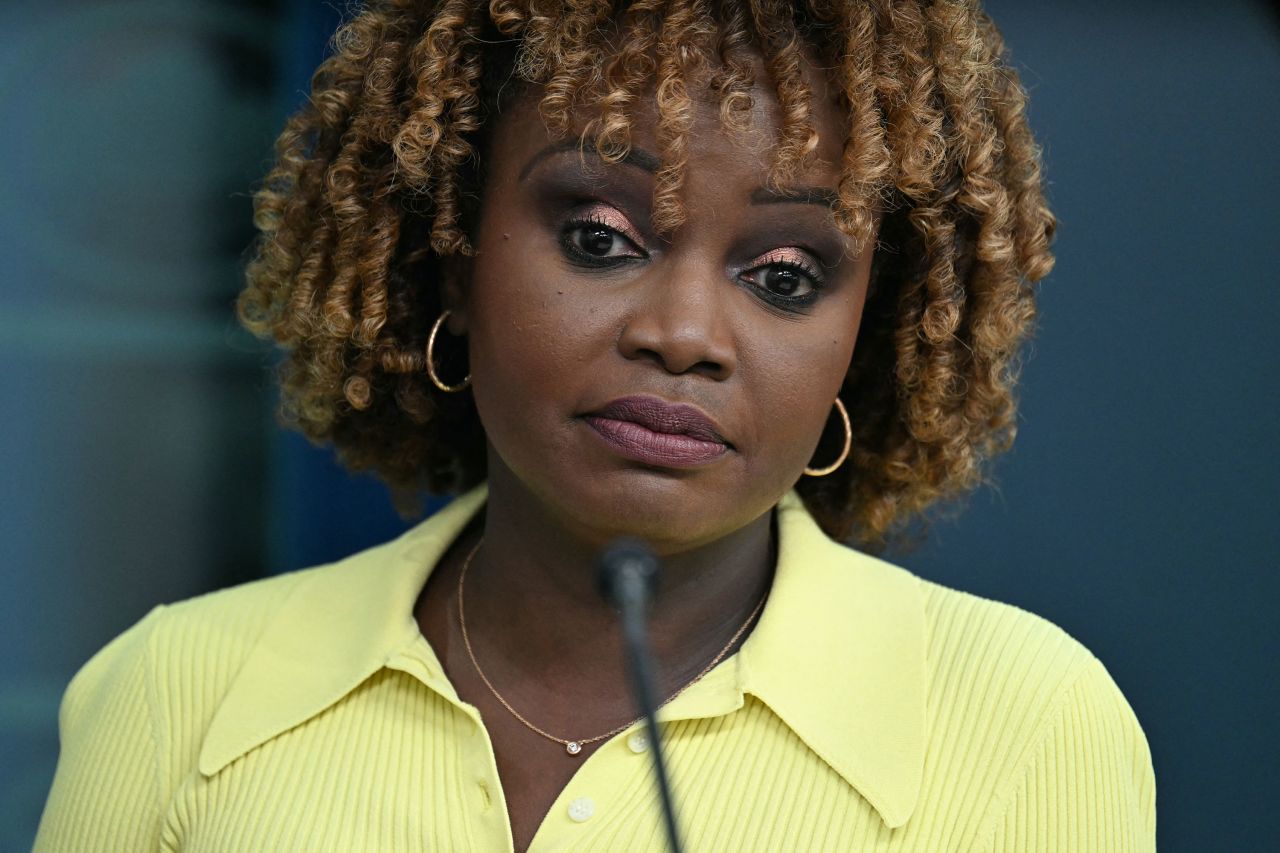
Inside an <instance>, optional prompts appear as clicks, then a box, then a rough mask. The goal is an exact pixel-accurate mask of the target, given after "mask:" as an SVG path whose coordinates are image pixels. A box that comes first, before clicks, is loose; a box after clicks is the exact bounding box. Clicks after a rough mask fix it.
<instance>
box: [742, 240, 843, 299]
mask: <svg viewBox="0 0 1280 853" xmlns="http://www.w3.org/2000/svg"><path fill="white" fill-rule="evenodd" d="M742 278H743V279H745V280H746V281H747V282H748V283H750V284H751V285H752V286H754V287H756V288H757V289H759V290H761V291H762V292H763V295H764V296H766V297H772V299H773V300H774V301H778V302H782V303H784V304H804V303H808V302H811V301H812V300H813V299H814V298H815V297H816V296H817V292H818V290H820V289H821V288H822V285H823V278H822V274H821V273H820V272H819V271H818V270H817V268H816V267H815V266H814V265H813V264H812V263H811V262H810V261H809V260H808V258H807V256H806V254H805V253H804V252H801V251H800V250H798V249H783V250H779V251H778V252H774V253H770V254H769V255H767V256H766V257H765V258H763V259H761V262H760V263H758V264H756V265H755V266H754V267H752V268H750V269H748V270H747V271H746V272H744V273H742Z"/></svg>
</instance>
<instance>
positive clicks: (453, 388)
mask: <svg viewBox="0 0 1280 853" xmlns="http://www.w3.org/2000/svg"><path fill="white" fill-rule="evenodd" d="M449 313H450V312H449V309H447V308H446V309H445V311H444V313H443V314H441V315H440V316H439V317H438V318H437V319H436V323H435V325H434V326H432V327H431V335H430V336H429V337H428V338H427V376H429V377H431V382H432V384H434V385H435V386H436V387H437V388H439V389H440V390H441V391H444V392H446V393H448V394H453V393H455V392H458V391H462V390H463V389H465V388H466V387H467V386H468V385H470V384H471V374H470V373H468V374H467V375H466V378H464V379H463V380H462V381H461V382H459V383H458V384H457V385H446V384H444V382H442V381H441V379H440V376H439V375H438V374H437V373H436V364H435V358H434V357H433V355H432V350H434V349H435V346H436V335H438V334H439V333H440V327H441V326H443V325H444V321H445V320H446V319H448V317H449Z"/></svg>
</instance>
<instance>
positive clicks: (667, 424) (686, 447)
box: [583, 396, 733, 468]
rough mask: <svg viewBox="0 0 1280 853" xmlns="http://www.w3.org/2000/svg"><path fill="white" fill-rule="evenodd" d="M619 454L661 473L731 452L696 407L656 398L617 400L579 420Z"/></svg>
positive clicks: (724, 440)
mask: <svg viewBox="0 0 1280 853" xmlns="http://www.w3.org/2000/svg"><path fill="white" fill-rule="evenodd" d="M583 420H585V421H586V423H587V425H588V426H590V427H591V428H592V430H594V431H595V433H596V434H597V435H598V436H599V437H600V438H602V439H603V440H604V441H605V442H606V443H607V444H608V445H610V446H611V447H612V448H613V449H614V450H615V451H617V452H618V453H619V454H620V455H622V456H625V457H627V458H628V459H632V460H634V461H637V462H644V463H646V464H649V465H654V466H657V467H663V468H693V467H697V466H699V465H705V464H707V463H709V462H713V461H715V460H716V459H718V458H720V457H721V456H723V455H724V454H726V453H727V452H729V451H730V450H732V449H733V445H732V444H730V443H729V442H728V441H727V440H726V439H725V438H724V436H722V435H721V434H720V431H719V430H718V429H717V428H716V425H715V423H714V422H713V421H712V420H711V419H710V418H709V417H707V416H706V415H704V414H703V413H702V412H700V411H699V410H698V409H697V408H695V407H693V406H690V405H686V404H681V403H668V402H666V401H664V400H660V399H658V398H657V397H643V396H637V397H622V398H620V399H617V400H614V401H612V402H610V403H608V404H607V405H605V406H604V407H602V408H601V409H599V410H597V411H594V412H591V413H589V414H587V415H584V416H583Z"/></svg>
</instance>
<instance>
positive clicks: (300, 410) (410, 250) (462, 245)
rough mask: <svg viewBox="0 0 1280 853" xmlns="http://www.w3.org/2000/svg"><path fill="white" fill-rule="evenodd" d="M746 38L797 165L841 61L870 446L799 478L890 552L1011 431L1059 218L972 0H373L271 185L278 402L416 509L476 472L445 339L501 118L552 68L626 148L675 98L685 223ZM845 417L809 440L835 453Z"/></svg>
mask: <svg viewBox="0 0 1280 853" xmlns="http://www.w3.org/2000/svg"><path fill="white" fill-rule="evenodd" d="M752 51H754V52H756V53H758V54H759V55H760V56H762V57H763V58H764V68H765V71H766V73H767V76H768V78H769V82H770V83H771V84H772V86H773V87H774V89H775V91H776V93H777V98H778V103H779V105H780V109H781V128H780V136H779V139H778V143H777V145H776V146H775V149H774V160H773V163H772V174H771V179H773V180H776V181H777V182H779V183H785V181H786V180H787V178H788V176H791V175H794V174H796V172H797V170H798V169H800V168H802V167H803V166H804V165H805V164H806V163H808V162H809V160H810V158H811V157H812V156H814V150H815V148H816V145H817V139H816V131H815V130H814V127H813V124H812V121H811V120H810V103H811V93H810V91H809V87H808V86H807V85H806V83H805V81H804V79H803V77H802V73H801V72H802V62H803V57H804V56H805V55H810V56H813V57H816V58H817V60H818V62H819V64H820V65H821V66H822V67H823V68H825V69H826V70H827V73H828V74H829V75H830V77H831V79H832V81H833V82H834V84H835V85H836V88H837V90H838V91H839V93H840V98H841V101H842V105H843V107H844V108H845V109H846V110H847V115H848V135H847V138H846V140H845V144H844V153H843V160H842V163H841V168H842V177H841V179H840V182H839V186H838V201H837V203H836V204H835V206H834V213H835V216H836V219H837V222H838V224H839V225H840V227H841V229H842V230H843V231H844V232H845V233H846V234H848V235H849V236H850V237H851V238H852V239H853V241H854V242H855V243H856V244H857V245H859V246H861V247H866V246H870V245H874V250H875V255H874V260H873V265H872V282H871V288H870V291H869V293H868V297H867V303H866V307H865V309H864V315H863V321H862V327H861V329H860V332H859V339H858V343H857V347H856V349H855V352H854V356H853V359H852V362H851V364H850V366H849V371H848V374H847V376H846V379H845V381H844V385H843V389H842V391H841V397H842V399H843V400H844V401H845V403H846V405H847V406H848V409H849V411H850V412H851V413H852V415H853V419H854V439H853V451H852V453H851V455H850V457H849V461H848V462H846V463H845V465H844V466H843V467H842V468H840V469H839V470H838V471H837V472H836V473H835V474H833V475H830V476H827V477H823V478H803V479H802V481H801V482H800V483H799V484H798V486H797V488H798V490H799V492H800V494H801V496H802V497H803V499H804V501H805V503H806V505H807V506H808V507H809V509H810V511H811V512H812V513H813V515H814V516H815V518H816V519H817V520H818V522H819V523H820V524H821V525H822V527H823V529H824V530H826V531H827V533H828V534H829V535H831V536H832V537H834V538H836V539H840V540H843V541H851V542H853V543H855V544H857V545H859V546H860V547H862V548H864V549H868V550H880V549H882V548H883V547H884V546H885V545H886V544H887V543H889V542H890V541H892V540H893V539H894V538H897V537H898V536H899V535H900V534H903V533H905V531H906V530H907V527H908V523H909V522H910V521H911V520H912V519H919V518H921V517H922V511H923V510H925V509H926V508H927V507H929V506H931V505H933V504H935V503H937V502H939V501H940V500H942V499H947V498H954V497H958V496H960V495H962V494H964V493H967V492H968V491H970V490H972V489H973V488H974V487H975V486H977V485H978V484H980V483H982V482H983V481H984V480H985V479H986V475H985V473H984V471H985V469H986V468H987V463H988V462H989V460H990V459H991V458H992V457H993V456H995V455H996V454H998V453H1000V452H1002V451H1004V450H1006V449H1007V448H1008V447H1009V446H1010V444H1011V443H1012V441H1013V437H1014V433H1015V430H1016V424H1015V413H1016V403H1015V398H1014V386H1015V382H1016V379H1017V374H1018V370H1019V360H1020V353H1021V350H1022V345H1023V343H1024V342H1025V340H1026V338H1027V337H1028V336H1029V334H1030V332H1031V329H1032V325H1033V322H1034V319H1035V301H1034V290H1033V287H1032V283H1034V282H1036V281H1038V280H1040V279H1041V278H1043V277H1044V276H1045V275H1047V274H1048V272H1049V270H1050V268H1051V267H1052V264H1053V259H1052V256H1051V255H1050V252H1049V243H1050V239H1051V236H1052V233H1053V230H1054V218H1053V216H1052V214H1051V213H1050V212H1049V210H1048V208H1047V206H1046V204H1045V200H1044V195H1043V191H1042V186H1041V173H1040V162H1039V151H1038V149H1037V147H1036V144H1035V141H1034V140H1033V138H1032V135H1031V132H1030V130H1029V128H1028V126H1027V121H1026V118H1025V115H1024V107H1025V100H1026V99H1025V94H1024V92H1023V90H1022V88H1021V86H1020V84H1019V82H1018V78H1017V75H1016V73H1015V72H1014V71H1013V70H1012V69H1011V68H1010V67H1009V66H1008V65H1007V64H1006V63H1005V61H1004V56H1005V49H1004V45H1003V42H1002V40H1001V37H1000V35H999V33H998V31H997V30H996V28H995V26H994V25H993V24H992V22H991V20H990V19H989V18H988V17H987V16H986V14H985V13H984V12H983V11H982V10H981V9H980V8H979V7H978V5H977V3H976V2H975V0H808V2H802V3H794V4H793V3H784V2H778V0H745V2H732V0H634V2H604V0H556V2H549V0H489V2H478V0H436V2H430V0H370V2H368V3H366V4H365V5H364V7H363V9H362V10H361V11H360V12H359V13H358V14H356V15H355V16H354V17H353V18H352V19H351V20H350V21H349V22H347V23H346V24H345V25H344V26H342V27H341V28H340V29H339V31H338V32H337V34H336V35H335V36H334V40H333V47H332V53H331V55H330V56H329V58H328V59H326V60H325V61H324V63H323V64H322V65H321V66H320V67H319V69H318V70H317V71H316V73H315V75H314V77H313V78H312V88H311V98H310V100H309V102H308V103H307V104H306V106H304V107H303V108H302V109H301V110H300V111H299V112H298V113H297V114H295V115H294V116H292V117H291V118H290V119H289V121H288V123H287V125H286V126H285V129H284V131H283V133H282V134H281V135H280V137H279V140H278V141H277V144H276V157H277V160H276V163H275V165H274V167H273V168H272V170H271V171H270V173H269V174H268V175H267V177H266V179H265V182H264V185H263V186H262V188H261V189H260V191H259V192H258V193H257V196H256V199H255V223H256V225H257V227H258V228H259V229H260V231H261V236H260V239H259V241H258V243H257V245H256V252H255V254H254V257H253V259H252V260H251V262H250V264H249V266H248V271H247V278H248V285H247V287H246V288H245V290H244V291H243V293H242V294H241V296H240V300H239V305H238V307H239V313H240V317H241V320H242V322H243V323H244V324H245V325H246V326H247V327H248V328H249V329H250V330H252V331H253V332H255V333H257V334H259V335H261V336H263V337H272V338H274V339H275V340H276V341H277V342H278V343H279V344H281V345H282V346H283V347H284V348H285V349H286V350H287V351H288V356H287V358H286V360H285V361H284V363H283V365H282V368H281V383H282V391H283V407H282V408H283V417H284V420H285V422H286V423H288V424H290V425H292V426H295V427H297V428H298V429H300V430H301V431H302V432H303V433H305V434H306V435H307V436H308V437H309V438H311V439H312V440H313V441H317V442H332V443H333V444H334V446H335V447H336V448H337V451H338V453H339V455H340V457H341V459H342V461H343V462H344V464H346V465H347V466H348V467H349V468H351V469H353V470H372V471H374V472H376V473H377V474H378V475H379V476H380V477H381V478H382V479H383V480H384V481H385V482H386V483H387V484H388V485H389V486H390V487H391V488H392V490H393V494H395V495H396V496H397V498H398V500H400V501H401V502H402V504H403V500H404V499H405V498H407V497H414V496H416V495H417V494H419V493H420V492H421V491H422V490H424V489H425V490H427V491H432V492H456V491H459V490H461V489H464V488H467V487H469V486H470V485H472V484H474V483H476V482H478V481H480V480H481V479H483V478H484V476H485V447H484V432H483V429H482V427H481V425H480V423H479V419H478V417H477V415H476V411H475V407H474V405H473V403H472V402H471V400H470V395H469V394H457V395H446V394H441V393H440V392H438V391H436V390H435V388H434V387H433V386H432V385H431V384H430V382H429V381H428V379H427V376H426V372H425V365H424V347H425V342H426V336H427V332H428V330H429V329H430V327H431V324H432V321H434V320H435V318H436V317H437V316H438V315H439V314H440V312H441V310H442V305H441V297H440V293H439V288H438V287H434V286H432V283H433V282H438V281H439V280H440V275H441V264H442V262H444V259H446V258H449V257H450V256H455V255H459V254H462V255H465V254H468V253H470V252H471V244H470V241H469V239H468V232H469V231H470V229H471V227H472V224H473V223H474V219H475V216H476V205H477V201H476V200H477V198H478V197H479V191H480V186H481V183H482V182H483V179H484V174H483V169H484V166H485V153H486V144H487V140H488V132H487V131H488V128H489V127H490V126H491V124H492V119H493V116H495V115H496V114H497V112H498V111H499V110H500V109H501V107H502V104H503V103H505V102H506V100H507V99H509V98H511V97H514V96H515V94H516V93H517V92H520V91H529V90H530V89H531V87H539V88H538V89H537V91H538V92H540V96H541V100H540V113H541V115H542V118H543V120H544V121H545V123H546V124H547V127H548V128H549V129H550V131H551V132H552V133H553V134H556V135H560V136H564V135H566V134H568V133H569V132H570V128H571V122H572V119H573V118H574V117H575V116H577V115H579V114H580V111H581V110H583V109H589V110H590V114H591V115H592V116H593V117H594V118H593V119H592V122H591V127H590V128H589V131H590V132H591V134H592V135H593V136H594V138H595V140H596V145H597V146H598V150H599V151H600V153H601V155H602V156H604V157H605V158H606V159H619V158H621V157H623V156H625V154H626V152H627V151H628V149H629V145H630V132H631V126H632V114H633V112H634V109H633V108H634V107H635V105H636V103H637V100H638V99H639V98H641V97H651V96H652V97H655V98H656V106H657V110H658V125H657V138H658V144H659V149H660V150H659V154H660V156H661V159H662V167H661V169H660V170H659V172H658V173H657V177H656V184H655V189H654V194H655V195H654V202H655V207H654V218H655V225H656V226H658V227H659V228H672V227H674V226H675V225H677V224H678V223H679V222H680V221H681V219H682V217H683V215H684V213H683V210H682V207H681V201H680V190H681V185H682V180H683V174H684V170H685V165H686V160H687V157H686V151H687V146H688V144H689V140H688V135H689V133H688V131H689V128H690V126H691V121H692V119H691V116H692V104H691V101H690V96H689V94H688V91H687V85H688V81H690V80H691V79H692V75H694V74H697V73H699V72H708V73H710V78H709V79H710V91H711V92H712V93H713V94H714V95H715V96H716V97H718V98H719V99H720V115H721V120H722V122H723V124H724V125H725V126H726V128H729V129H737V128H741V127H744V126H745V123H746V121H747V119H748V117H749V111H750V108H751V105H752V100H751V95H750V92H751V89H752V87H753V86H754V85H755V82H756V81H755V75H754V73H753V65H752V63H751V62H750V56H751V53H752ZM806 52H807V54H806ZM877 224H878V228H877ZM873 241H874V243H873ZM830 432H832V435H824V437H823V440H822V442H821V443H820V446H819V451H818V455H817V456H816V457H815V458H817V459H825V458H830V457H828V456H826V455H823V454H826V453H829V454H830V456H831V457H834V456H835V454H836V453H837V452H838V449H839V446H840V442H841V441H842V439H843V433H842V432H841V434H840V435H838V436H837V435H835V434H834V433H835V430H830Z"/></svg>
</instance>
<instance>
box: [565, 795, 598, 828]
mask: <svg viewBox="0 0 1280 853" xmlns="http://www.w3.org/2000/svg"><path fill="white" fill-rule="evenodd" d="M595 813H596V804H595V803H593V802H592V801H591V798H590V797H578V799H576V800H574V801H573V802H572V803H569V817H570V819H572V820H574V821H577V822H578V823H584V822H586V821H587V820H590V819H591V816H592V815H593V814H595Z"/></svg>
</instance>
